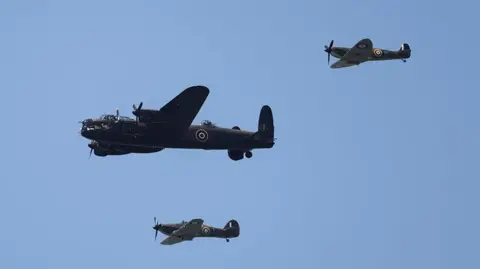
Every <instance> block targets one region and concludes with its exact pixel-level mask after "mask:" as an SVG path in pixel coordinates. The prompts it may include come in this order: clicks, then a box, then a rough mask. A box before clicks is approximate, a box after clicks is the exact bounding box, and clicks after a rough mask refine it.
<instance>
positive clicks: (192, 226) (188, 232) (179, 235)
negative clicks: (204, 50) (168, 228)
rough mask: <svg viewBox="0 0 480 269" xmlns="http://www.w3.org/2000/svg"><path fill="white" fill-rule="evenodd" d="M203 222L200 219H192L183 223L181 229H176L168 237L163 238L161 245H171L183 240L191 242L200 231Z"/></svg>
mask: <svg viewBox="0 0 480 269" xmlns="http://www.w3.org/2000/svg"><path fill="white" fill-rule="evenodd" d="M202 225H203V220H202V219H193V220H191V221H189V222H187V223H185V224H184V225H183V226H182V227H180V228H178V230H176V231H175V232H173V233H172V234H171V235H170V236H169V237H167V238H165V239H164V240H163V241H162V242H161V244H162V245H173V244H177V243H180V242H183V241H184V240H192V239H193V238H194V237H195V235H197V234H198V233H199V232H200V230H201V229H202Z"/></svg>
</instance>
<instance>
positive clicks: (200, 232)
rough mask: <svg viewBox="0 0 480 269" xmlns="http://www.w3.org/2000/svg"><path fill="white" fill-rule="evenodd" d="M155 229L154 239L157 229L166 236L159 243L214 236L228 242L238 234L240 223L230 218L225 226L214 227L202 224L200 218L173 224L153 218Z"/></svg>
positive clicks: (171, 243) (169, 243)
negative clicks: (159, 221) (160, 222)
mask: <svg viewBox="0 0 480 269" xmlns="http://www.w3.org/2000/svg"><path fill="white" fill-rule="evenodd" d="M153 222H154V226H153V229H154V230H155V240H157V234H158V231H160V232H161V233H163V234H164V235H166V236H168V237H167V238H165V239H164V240H163V241H162V242H161V243H160V244H162V245H173V244H177V243H180V242H183V241H192V240H193V239H194V238H195V237H216V238H222V239H225V240H226V241H227V242H230V238H235V237H238V236H239V235H240V225H239V224H238V222H237V221H236V220H230V221H229V222H227V224H226V225H225V227H223V229H222V228H216V227H213V226H209V225H205V224H203V220H202V219H192V220H191V221H189V222H186V221H182V222H181V223H175V224H159V223H158V222H157V218H154V219H153Z"/></svg>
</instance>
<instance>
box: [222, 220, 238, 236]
mask: <svg viewBox="0 0 480 269" xmlns="http://www.w3.org/2000/svg"><path fill="white" fill-rule="evenodd" d="M223 229H225V230H226V231H227V232H228V233H229V234H230V236H229V237H237V236H239V235H240V224H238V221H236V220H234V219H232V220H229V221H228V222H227V224H226V225H225V227H224V228H223Z"/></svg>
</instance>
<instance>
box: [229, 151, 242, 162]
mask: <svg viewBox="0 0 480 269" xmlns="http://www.w3.org/2000/svg"><path fill="white" fill-rule="evenodd" d="M243 154H244V152H243V151H242V150H233V149H229V150H228V157H230V159H232V160H234V161H240V160H241V159H243Z"/></svg>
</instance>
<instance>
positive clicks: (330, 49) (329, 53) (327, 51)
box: [325, 40, 333, 64]
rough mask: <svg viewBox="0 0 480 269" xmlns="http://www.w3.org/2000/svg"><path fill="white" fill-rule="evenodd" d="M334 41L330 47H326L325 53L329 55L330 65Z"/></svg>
mask: <svg viewBox="0 0 480 269" xmlns="http://www.w3.org/2000/svg"><path fill="white" fill-rule="evenodd" d="M332 47H333V40H332V41H330V46H328V47H327V46H325V52H326V53H328V64H330V55H331V54H332Z"/></svg>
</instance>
